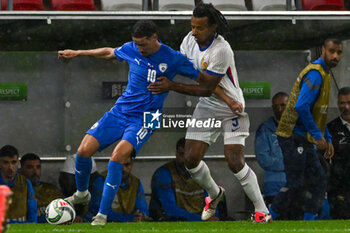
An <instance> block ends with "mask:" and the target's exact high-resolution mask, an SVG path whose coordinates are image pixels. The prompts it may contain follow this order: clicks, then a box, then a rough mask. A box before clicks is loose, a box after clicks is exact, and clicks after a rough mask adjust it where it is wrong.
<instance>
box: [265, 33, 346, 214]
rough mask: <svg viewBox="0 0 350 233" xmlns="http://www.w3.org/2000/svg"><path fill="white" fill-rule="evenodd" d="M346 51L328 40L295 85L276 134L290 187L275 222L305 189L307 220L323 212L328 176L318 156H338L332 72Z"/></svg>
mask: <svg viewBox="0 0 350 233" xmlns="http://www.w3.org/2000/svg"><path fill="white" fill-rule="evenodd" d="M342 51H343V45H342V43H341V41H339V40H338V39H327V40H326V41H325V42H324V44H323V46H322V54H321V57H320V58H318V59H317V60H316V61H314V62H313V63H312V64H309V65H308V66H306V68H305V69H304V70H303V71H302V72H301V73H300V74H299V76H298V78H297V80H296V82H295V83H294V86H293V88H292V91H291V93H290V97H289V100H288V104H287V107H286V110H285V111H284V112H283V114H282V117H281V120H280V122H279V124H278V128H277V131H276V134H277V135H278V143H279V145H280V146H281V149H282V153H283V160H284V167H285V173H286V179H287V183H286V184H285V186H284V187H282V188H281V190H280V191H279V193H278V194H277V196H276V197H275V199H274V201H273V203H272V205H271V207H270V213H271V215H272V217H273V219H276V218H278V216H279V215H280V214H281V213H283V212H284V211H285V210H286V209H287V207H288V205H289V204H290V201H291V200H292V198H293V196H295V195H296V193H297V192H298V191H300V190H301V189H303V188H304V187H306V188H307V195H306V197H305V212H304V220H315V219H316V217H317V213H318V212H319V211H320V210H321V207H322V204H323V200H324V196H325V191H326V185H327V175H326V171H325V170H324V168H323V167H322V165H321V162H320V159H319V157H318V153H320V152H321V153H323V156H324V157H325V158H331V157H332V156H333V154H334V149H333V145H332V139H331V138H332V136H331V135H330V133H329V132H328V129H327V127H326V123H327V113H328V106H329V98H330V88H331V77H330V75H329V71H330V69H331V68H334V67H336V66H337V64H338V62H339V61H340V59H341V55H342Z"/></svg>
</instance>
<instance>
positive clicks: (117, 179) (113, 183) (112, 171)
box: [91, 140, 134, 225]
mask: <svg viewBox="0 0 350 233" xmlns="http://www.w3.org/2000/svg"><path fill="white" fill-rule="evenodd" d="M133 151H134V147H133V145H132V144H131V143H130V142H128V141H126V140H121V141H120V142H119V143H118V145H117V146H116V147H115V149H114V151H113V153H112V156H111V158H110V160H109V162H108V172H107V177H106V180H105V183H104V186H103V192H102V198H101V203H100V209H99V211H98V214H97V215H96V216H95V217H94V219H93V221H92V223H91V224H92V225H105V224H106V222H107V215H108V212H109V211H110V209H111V205H112V202H113V200H114V197H115V195H116V194H117V192H118V190H119V187H120V184H121V181H122V171H123V164H124V163H125V162H126V161H127V159H128V158H129V157H130V156H132V154H133Z"/></svg>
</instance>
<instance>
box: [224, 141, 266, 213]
mask: <svg viewBox="0 0 350 233" xmlns="http://www.w3.org/2000/svg"><path fill="white" fill-rule="evenodd" d="M243 140H244V138H243ZM224 148H225V150H224V151H225V152H224V153H225V159H226V162H227V163H228V166H229V168H230V170H231V171H232V172H233V174H234V176H235V177H236V178H237V179H238V180H239V182H240V184H241V186H242V188H243V190H244V192H245V194H246V195H247V196H248V198H249V199H250V200H251V201H252V203H253V205H254V208H255V212H259V213H263V214H267V213H268V212H269V211H268V209H267V207H266V205H265V202H264V199H263V197H262V195H261V192H260V187H259V183H258V180H257V177H256V175H255V173H254V171H253V169H251V168H250V167H249V166H248V164H247V163H246V162H245V159H244V146H243V145H241V144H230V145H225V146H224Z"/></svg>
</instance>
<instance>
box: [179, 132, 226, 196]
mask: <svg viewBox="0 0 350 233" xmlns="http://www.w3.org/2000/svg"><path fill="white" fill-rule="evenodd" d="M208 146H209V145H208V144H207V143H205V142H202V141H197V140H191V139H186V144H185V166H186V169H187V171H188V172H189V173H190V174H191V177H192V179H193V180H194V181H195V182H196V183H197V184H199V185H200V186H201V187H202V188H203V189H205V190H206V191H207V192H208V194H209V197H210V198H212V199H215V198H216V197H217V196H218V194H219V192H220V189H219V186H218V185H217V184H216V183H215V181H214V180H213V178H212V177H211V175H210V170H209V168H208V166H207V165H206V163H205V162H204V161H203V160H202V158H203V156H204V154H205V152H206V151H207V148H208Z"/></svg>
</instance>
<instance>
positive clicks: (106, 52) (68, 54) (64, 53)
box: [58, 47, 115, 59]
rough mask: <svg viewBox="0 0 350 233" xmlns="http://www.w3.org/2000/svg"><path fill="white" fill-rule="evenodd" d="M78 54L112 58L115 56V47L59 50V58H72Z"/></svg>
mask: <svg viewBox="0 0 350 233" xmlns="http://www.w3.org/2000/svg"><path fill="white" fill-rule="evenodd" d="M77 56H92V57H96V58H103V59H111V58H115V54H114V48H108V47H106V48H98V49H88V50H71V49H65V50H60V51H58V59H60V58H66V59H70V58H73V57H77Z"/></svg>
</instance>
